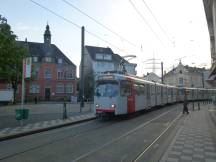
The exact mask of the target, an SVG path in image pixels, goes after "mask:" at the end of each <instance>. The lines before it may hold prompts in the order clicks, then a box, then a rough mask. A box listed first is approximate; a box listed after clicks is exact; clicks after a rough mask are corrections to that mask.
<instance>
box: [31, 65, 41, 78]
mask: <svg viewBox="0 0 216 162" xmlns="http://www.w3.org/2000/svg"><path fill="white" fill-rule="evenodd" d="M32 76H33V78H34V79H38V78H39V68H38V67H33V70H32Z"/></svg>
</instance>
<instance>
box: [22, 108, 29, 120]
mask: <svg viewBox="0 0 216 162" xmlns="http://www.w3.org/2000/svg"><path fill="white" fill-rule="evenodd" d="M28 115H29V109H23V119H28Z"/></svg>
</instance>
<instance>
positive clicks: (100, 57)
mask: <svg viewBox="0 0 216 162" xmlns="http://www.w3.org/2000/svg"><path fill="white" fill-rule="evenodd" d="M95 57H96V59H97V60H109V61H111V60H112V55H111V54H105V53H96V56H95Z"/></svg>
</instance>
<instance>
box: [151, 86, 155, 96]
mask: <svg viewBox="0 0 216 162" xmlns="http://www.w3.org/2000/svg"><path fill="white" fill-rule="evenodd" d="M154 94H155V86H153V85H151V95H152V96H153V95H154Z"/></svg>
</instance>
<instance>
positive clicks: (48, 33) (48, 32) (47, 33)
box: [44, 24, 51, 36]
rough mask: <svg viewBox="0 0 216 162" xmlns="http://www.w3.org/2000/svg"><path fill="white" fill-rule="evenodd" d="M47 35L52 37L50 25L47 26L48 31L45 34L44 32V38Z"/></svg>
mask: <svg viewBox="0 0 216 162" xmlns="http://www.w3.org/2000/svg"><path fill="white" fill-rule="evenodd" d="M46 35H49V36H51V33H50V29H49V25H48V24H47V25H46V30H45V32H44V36H46Z"/></svg>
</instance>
